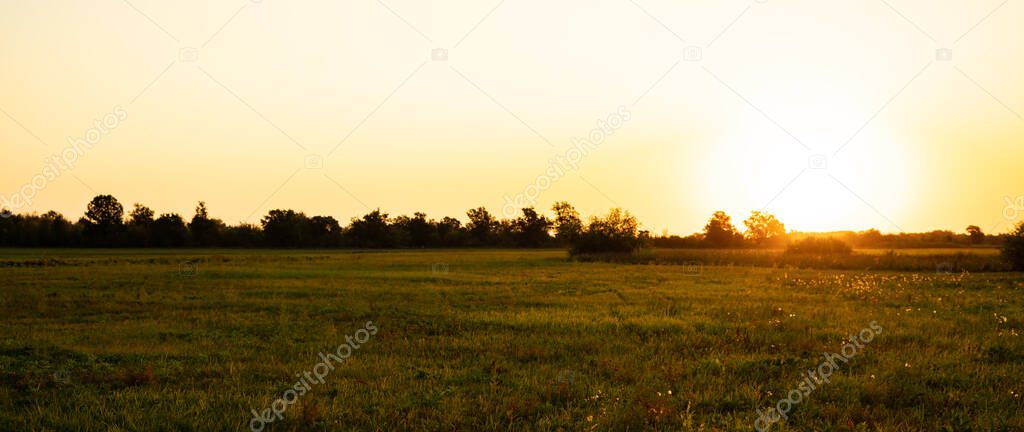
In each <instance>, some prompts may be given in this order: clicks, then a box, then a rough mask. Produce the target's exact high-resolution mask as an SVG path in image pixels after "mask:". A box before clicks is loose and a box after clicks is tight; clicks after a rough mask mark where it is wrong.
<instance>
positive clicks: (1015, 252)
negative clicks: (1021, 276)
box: [1003, 221, 1024, 271]
mask: <svg viewBox="0 0 1024 432" xmlns="http://www.w3.org/2000/svg"><path fill="white" fill-rule="evenodd" d="M1003 258H1004V259H1005V260H1006V261H1007V262H1009V263H1010V266H1011V267H1013V269H1014V270H1017V271H1024V221H1022V222H1020V223H1018V224H1017V227H1016V228H1014V230H1013V231H1012V232H1010V234H1009V235H1007V236H1006V240H1004V242H1003Z"/></svg>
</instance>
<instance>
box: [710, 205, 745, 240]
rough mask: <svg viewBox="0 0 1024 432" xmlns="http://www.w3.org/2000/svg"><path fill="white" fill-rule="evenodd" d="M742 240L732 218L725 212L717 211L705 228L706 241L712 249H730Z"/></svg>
mask: <svg viewBox="0 0 1024 432" xmlns="http://www.w3.org/2000/svg"><path fill="white" fill-rule="evenodd" d="M742 238H743V236H741V235H740V233H739V231H737V230H736V227H735V226H733V224H732V218H730V217H729V215H727V214H725V212H724V211H716V212H715V214H713V215H711V220H709V221H708V224H707V225H705V226H704V241H705V242H707V243H708V244H709V245H711V246H712V247H730V246H733V245H735V244H736V243H738V241H739V240H740V239H742Z"/></svg>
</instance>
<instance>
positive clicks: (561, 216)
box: [551, 201, 583, 245]
mask: <svg viewBox="0 0 1024 432" xmlns="http://www.w3.org/2000/svg"><path fill="white" fill-rule="evenodd" d="M551 210H553V211H554V212H555V222H554V226H555V238H556V239H558V241H559V242H560V243H562V244H566V245H567V244H571V243H572V242H573V241H574V240H576V238H577V237H579V236H580V232H582V231H583V222H582V221H580V214H579V212H577V211H576V209H575V208H573V206H572V205H571V204H569V203H568V202H565V201H561V202H556V203H555V205H554V206H552V207H551Z"/></svg>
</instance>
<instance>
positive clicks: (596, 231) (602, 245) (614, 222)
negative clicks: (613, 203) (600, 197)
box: [569, 209, 643, 256]
mask: <svg viewBox="0 0 1024 432" xmlns="http://www.w3.org/2000/svg"><path fill="white" fill-rule="evenodd" d="M637 227H638V224H637V221H636V218H634V217H633V216H632V215H630V214H629V212H625V211H622V210H620V209H612V211H611V212H610V213H608V216H607V217H605V218H598V217H594V218H591V219H590V223H589V225H588V226H587V228H586V229H585V230H584V231H583V232H582V233H580V234H579V236H578V237H576V238H575V239H574V240H573V241H572V247H571V248H570V249H569V253H570V254H571V255H573V256H576V255H580V254H604V253H618V254H628V253H632V252H634V251H636V250H637V249H640V247H641V246H643V239H642V238H641V237H640V231H639V229H638V228H637Z"/></svg>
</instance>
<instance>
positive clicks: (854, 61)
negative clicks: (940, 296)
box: [0, 0, 1024, 234]
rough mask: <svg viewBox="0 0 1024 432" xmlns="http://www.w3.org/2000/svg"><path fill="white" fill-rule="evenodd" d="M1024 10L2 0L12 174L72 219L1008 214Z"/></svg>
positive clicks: (0, 89)
mask: <svg viewBox="0 0 1024 432" xmlns="http://www.w3.org/2000/svg"><path fill="white" fill-rule="evenodd" d="M1022 18H1024V3H1022V2H1003V1H1002V0H976V1H956V2H941V3H936V2H930V1H924V0H903V1H895V0H888V1H881V0H879V1H872V0H867V1H838V2H820V1H810V0H807V1H798V0H767V1H763V2H762V1H751V0H747V1H716V2H706V1H668V0H598V1H594V0H586V1H558V2H552V1H539V0H515V1H500V0H494V1H444V0H442V1H432V2H422V1H407V0H384V1H383V2H380V1H374V0H355V1H344V2H338V1H330V2H328V1H302V2H286V1H280V0H264V1H261V2H255V1H250V2H245V1H218V2H206V1H177V2H166V1H152V0H130V1H129V2H126V1H121V0H95V1H87V2H47V1H6V2H3V3H2V4H0V53H2V56H0V61H2V65H0V66H2V67H0V109H2V110H3V112H0V146H2V149H3V150H2V151H3V160H4V165H3V170H0V193H2V194H3V196H4V197H6V198H8V199H9V198H10V197H12V196H14V195H17V194H19V193H21V191H22V190H29V189H31V193H30V194H31V204H28V205H25V206H23V207H21V208H20V209H19V211H22V212H32V211H36V212H43V211H46V210H50V209H55V210H57V211H60V212H62V213H64V214H65V215H67V216H68V217H69V218H72V219H75V218H77V217H78V216H80V215H81V214H82V212H83V211H84V207H85V203H86V202H87V201H88V200H89V199H90V198H91V197H92V196H93V195H95V194H97V193H110V194H113V195H114V196H116V197H117V198H119V199H120V200H121V201H122V203H124V204H125V206H126V207H130V205H131V204H132V203H134V202H141V203H144V204H146V205H148V206H150V207H152V208H154V209H155V210H157V211H158V212H171V211H173V212H179V213H182V214H184V215H186V216H189V215H191V213H192V208H193V207H194V206H195V202H196V201H198V200H205V201H206V202H207V203H208V206H209V207H210V208H211V212H212V213H213V214H214V215H215V216H218V217H220V218H222V219H224V220H225V221H226V222H229V223H234V222H238V221H248V222H256V221H258V220H259V218H260V216H261V215H263V214H266V212H267V211H268V210H270V209H273V208H293V209H297V210H302V211H305V212H307V213H310V214H324V215H332V216H335V217H337V218H338V219H339V220H342V221H347V220H348V219H349V218H350V217H353V216H357V215H360V214H363V213H365V212H366V211H367V209H368V208H375V207H381V208H383V209H385V210H388V211H390V212H391V213H392V214H402V213H412V212H414V211H425V212H426V213H427V214H428V215H430V216H432V217H440V216H443V215H456V216H460V217H463V215H464V213H465V210H466V209H468V208H470V207H476V206H480V205H484V206H486V207H488V208H490V209H491V210H492V211H493V212H495V213H498V214H500V213H501V209H502V208H503V207H505V206H506V202H507V201H506V197H508V199H512V200H515V199H516V197H517V196H518V195H520V194H525V195H524V196H529V197H535V200H536V206H537V207H538V208H543V209H545V210H547V209H549V208H550V206H551V204H552V203H553V202H554V201H558V200H569V201H571V202H572V203H573V204H575V205H576V206H577V208H578V209H579V210H580V211H581V212H582V213H583V214H584V215H588V214H595V213H600V212H604V211H606V210H607V209H608V208H610V207H614V206H621V207H623V208H626V209H628V210H630V211H631V212H633V213H635V214H636V215H637V216H638V217H639V218H640V220H641V221H642V222H643V223H644V227H645V228H647V229H650V230H652V231H654V232H659V233H660V232H661V230H662V229H668V230H669V231H671V232H673V233H680V234H688V233H691V232H694V231H697V230H699V229H700V228H701V227H702V226H703V223H704V221H705V220H706V219H707V217H708V216H709V215H710V214H711V213H712V212H713V211H715V210H718V209H722V210H726V211H727V212H728V213H729V214H731V215H732V216H733V218H734V221H735V222H736V223H737V224H739V222H740V221H741V220H742V219H744V218H745V217H746V216H747V214H748V212H749V211H750V210H755V209H762V208H765V209H767V210H768V211H770V212H773V213H775V214H777V215H778V217H779V218H780V219H781V220H782V221H783V222H785V223H786V224H787V226H788V228H790V229H796V230H804V231H808V230H839V229H858V230H859V229H865V228H870V227H876V228H878V229H880V230H882V231H886V232H891V231H900V230H903V231H922V230H931V229H953V230H957V231H960V230H962V229H963V228H964V227H965V226H966V225H968V224H977V225H980V226H982V227H983V229H986V231H1005V230H1006V229H1007V228H1008V227H1009V223H1010V221H1008V220H1007V218H1006V217H1004V213H1006V212H1004V208H1005V207H1006V205H1007V203H1006V200H1007V198H1010V199H1011V200H1012V199H1014V198H1015V197H1017V196H1020V195H1022V194H1024V170H1022V169H1021V167H1020V163H1021V161H1022V160H1024V145H1022V142H1021V139H1022V137H1024V119H1022V117H1021V115H1020V114H1019V113H1024V80H1021V79H1020V77H1021V76H1022V72H1024V60H1022V59H1024V55H1022V54H1024V53H1022V52H1021V50H1022V48H1021V46H1020V44H1019V41H1021V40H1024V28H1022V27H1021V26H1020V25H1019V22H1020V21H1021V19H1022ZM438 48H441V49H443V50H446V51H442V50H438ZM947 48H948V49H949V51H946V50H945V49H947ZM116 110H122V111H123V114H124V115H123V119H120V118H119V119H118V121H117V122H116V123H117V124H116V126H114V127H108V126H110V125H109V124H108V125H106V126H104V124H103V123H104V118H105V116H108V114H110V113H115V112H117V111H116ZM622 113H625V114H626V115H624V116H622V118H621V119H619V120H622V122H621V124H619V123H618V121H616V124H614V125H612V124H610V123H611V121H609V118H610V116H612V115H613V114H615V115H618V114H622ZM117 116H118V117H120V116H119V115H117ZM626 118H628V119H626ZM108 120H109V119H108ZM611 120H615V119H611ZM95 121H99V123H98V124H94V122H95ZM93 128H99V130H97V131H92V132H90V130H91V129H93ZM595 131H597V132H595ZM90 134H91V135H92V138H93V139H91V141H92V142H89V143H88V144H89V145H88V146H81V145H80V146H78V148H76V149H75V150H74V153H75V154H74V158H75V159H74V166H73V167H67V168H64V167H56V168H54V167H50V168H47V167H48V165H50V164H52V163H53V162H52V159H51V157H52V156H53V155H58V156H60V155H61V154H62V153H66V152H65V150H67V149H68V148H69V146H70V147H73V143H74V140H75V139H78V140H85V139H87V137H86V136H87V135H90ZM69 139H70V141H69ZM574 149H575V150H574ZM553 167H554V168H557V169H554V170H550V169H552V168H553ZM47 169H49V170H51V172H50V174H51V175H50V176H48V177H45V178H43V179H44V181H42V182H40V181H38V180H39V177H38V176H39V175H40V174H41V173H43V172H44V170H47ZM52 171H57V174H59V175H52V174H54V172H52ZM541 177H544V178H541ZM34 178H35V179H36V180H37V184H36V186H30V187H28V188H27V189H26V188H25V185H27V184H31V183H32V182H33V179H34ZM43 183H45V184H43ZM526 202H528V201H526ZM1022 210H1024V209H1022ZM1021 216H1024V211H1022V213H1021Z"/></svg>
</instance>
